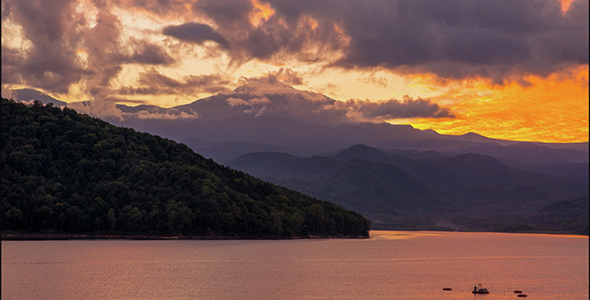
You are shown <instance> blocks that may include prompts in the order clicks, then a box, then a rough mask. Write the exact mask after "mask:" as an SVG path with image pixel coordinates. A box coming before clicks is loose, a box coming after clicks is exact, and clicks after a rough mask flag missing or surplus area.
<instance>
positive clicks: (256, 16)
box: [250, 0, 275, 27]
mask: <svg viewBox="0 0 590 300" xmlns="http://www.w3.org/2000/svg"><path fill="white" fill-rule="evenodd" d="M251 1H252V6H254V11H252V13H251V14H250V22H251V23H252V25H253V26H255V27H256V26H258V25H260V23H263V22H264V21H266V20H268V18H270V17H271V16H272V15H274V14H275V11H274V9H272V7H270V4H269V3H264V4H263V3H260V2H258V0H251Z"/></svg>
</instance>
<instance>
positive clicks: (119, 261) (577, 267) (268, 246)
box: [2, 231, 588, 300]
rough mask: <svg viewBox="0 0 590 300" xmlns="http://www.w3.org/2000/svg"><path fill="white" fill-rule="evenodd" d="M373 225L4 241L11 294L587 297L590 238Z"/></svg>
mask: <svg viewBox="0 0 590 300" xmlns="http://www.w3.org/2000/svg"><path fill="white" fill-rule="evenodd" d="M371 236H372V238H371V239H364V240H346V239H327V240H276V241H275V240H272V241H261V240H226V241H224V240H174V241H170V240H167V241H130V240H97V241H92V240H87V241H2V299H476V300H477V299H488V300H491V299H522V298H517V296H516V295H515V294H514V293H513V291H514V290H515V289H519V290H522V291H523V292H524V293H526V294H527V295H528V298H527V299H588V237H582V236H560V235H535V234H505V233H455V232H399V231H398V232H396V231H372V232H371ZM476 283H482V284H483V285H484V287H487V288H488V289H489V290H490V294H489V295H473V294H471V289H472V288H473V285H474V284H476ZM443 287H450V288H452V289H453V290H452V291H443V290H442V288H443Z"/></svg>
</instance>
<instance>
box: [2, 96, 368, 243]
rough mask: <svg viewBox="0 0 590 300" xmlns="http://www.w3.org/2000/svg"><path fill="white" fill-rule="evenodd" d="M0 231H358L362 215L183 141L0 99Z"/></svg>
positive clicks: (364, 224) (364, 232)
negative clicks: (205, 154)
mask: <svg viewBox="0 0 590 300" xmlns="http://www.w3.org/2000/svg"><path fill="white" fill-rule="evenodd" d="M1 193H2V230H3V231H4V230H18V231H25V232H42V231H56V232H120V233H123V232H124V233H141V234H145V233H150V234H183V235H204V236H212V235H216V236H227V237H297V236H308V235H314V236H368V231H369V228H370V222H369V221H368V220H367V219H366V218H364V217H363V216H362V215H360V214H357V213H355V212H352V211H347V210H345V209H344V208H341V207H339V206H337V205H334V204H332V203H329V202H325V201H320V200H317V199H314V198H311V197H309V196H306V195H303V194H300V193H297V192H294V191H291V190H288V189H286V188H282V187H279V186H275V185H273V184H270V183H267V182H264V181H261V180H259V179H257V178H254V177H251V176H249V175H247V174H245V173H243V172H239V171H235V170H232V169H229V168H227V167H224V166H221V165H218V164H217V163H215V162H213V161H212V160H209V159H205V158H203V157H202V156H201V155H198V154H196V153H194V152H193V151H192V150H190V149H189V148H188V147H187V146H185V145H184V144H178V143H176V142H174V141H171V140H168V139H163V138H160V137H158V136H153V135H150V134H147V133H139V132H136V131H134V130H133V129H128V128H121V127H116V126H113V125H110V124H109V123H106V122H104V121H101V120H99V119H96V118H92V117H89V116H88V115H83V114H78V113H77V112H76V111H74V110H72V109H69V108H63V109H61V108H59V107H54V106H52V105H47V106H45V105H43V104H41V103H40V102H35V103H34V104H33V105H31V106H27V105H25V104H22V103H17V102H15V101H12V100H7V99H4V98H3V99H2V191H1Z"/></svg>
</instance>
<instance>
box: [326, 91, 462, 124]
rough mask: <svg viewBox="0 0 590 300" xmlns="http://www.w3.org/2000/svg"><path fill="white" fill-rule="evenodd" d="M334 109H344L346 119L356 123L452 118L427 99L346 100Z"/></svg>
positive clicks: (445, 110) (446, 109) (447, 112)
mask: <svg viewBox="0 0 590 300" xmlns="http://www.w3.org/2000/svg"><path fill="white" fill-rule="evenodd" d="M335 106H336V107H339V108H343V109H346V110H347V111H348V114H347V115H348V117H349V118H351V119H353V120H357V121H363V120H364V121H373V122H375V121H386V120H393V119H409V118H454V117H455V116H454V115H453V113H451V111H450V110H449V109H448V108H444V107H440V106H439V105H438V104H436V103H433V102H432V101H430V100H428V99H422V98H418V99H413V98H411V97H409V96H404V97H403V100H402V101H400V100H395V99H391V100H386V101H379V102H374V101H367V100H348V101H346V102H341V103H337V104H336V105H335Z"/></svg>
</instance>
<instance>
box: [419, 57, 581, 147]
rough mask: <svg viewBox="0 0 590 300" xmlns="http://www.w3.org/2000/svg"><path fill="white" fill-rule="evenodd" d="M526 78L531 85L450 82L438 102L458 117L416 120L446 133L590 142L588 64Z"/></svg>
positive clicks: (427, 127) (515, 138)
mask: <svg viewBox="0 0 590 300" xmlns="http://www.w3.org/2000/svg"><path fill="white" fill-rule="evenodd" d="M424 78H428V76H424V77H423V78H421V79H424ZM526 79H527V81H528V83H529V84H526V85H522V84H518V83H517V82H512V83H509V84H505V85H502V86H499V85H492V84H490V83H489V82H488V81H484V80H471V81H469V82H466V81H464V82H454V83H450V84H449V83H448V82H447V91H446V92H445V93H444V94H443V95H441V96H438V97H434V98H432V100H434V101H435V102H436V103H439V104H442V105H444V106H446V107H450V108H451V111H452V112H453V113H454V114H455V115H457V118H455V119H444V120H440V119H439V120H433V119H416V120H413V121H412V122H411V124H412V125H413V126H414V127H416V128H419V129H433V130H435V131H437V132H439V133H443V134H455V135H459V134H465V133H467V132H477V133H479V134H482V135H485V136H487V137H491V138H498V139H507V140H521V141H539V142H549V143H573V142H588V119H589V117H588V109H589V108H588V97H589V92H588V66H587V65H585V66H580V67H575V68H572V69H570V70H568V71H565V72H561V73H557V74H553V75H551V76H548V77H547V78H541V77H537V76H530V77H528V78H526ZM449 86H450V87H449Z"/></svg>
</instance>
